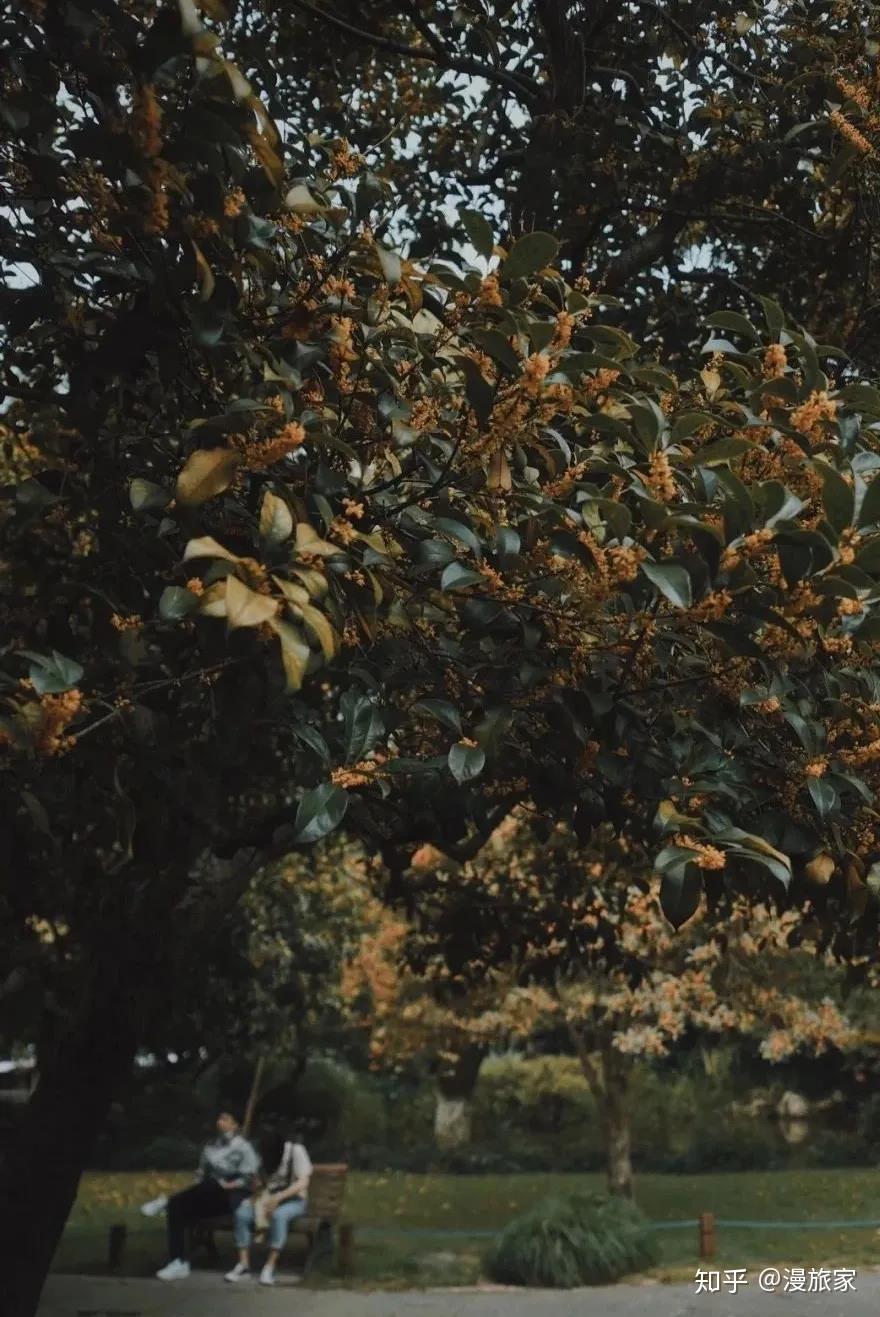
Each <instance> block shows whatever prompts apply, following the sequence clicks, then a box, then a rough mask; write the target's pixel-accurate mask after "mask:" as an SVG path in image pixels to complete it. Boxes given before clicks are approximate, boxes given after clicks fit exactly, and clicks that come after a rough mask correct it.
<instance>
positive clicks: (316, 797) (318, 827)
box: [294, 782, 348, 842]
mask: <svg viewBox="0 0 880 1317" xmlns="http://www.w3.org/2000/svg"><path fill="white" fill-rule="evenodd" d="M347 809H348V795H347V794H346V792H345V791H343V790H342V788H341V787H337V786H334V785H333V783H332V782H322V783H321V785H320V786H317V787H312V788H311V790H309V791H306V792H304V793H303V796H302V799H301V800H300V802H299V807H298V809H297V811H296V822H295V824H294V826H295V828H296V840H297V841H298V842H313V841H320V839H321V838H322V837H326V836H327V834H328V833H330V832H332V831H333V830H334V828H337V827H338V826H339V824H340V823H341V822H342V820H343V818H344V817H345V811H346V810H347Z"/></svg>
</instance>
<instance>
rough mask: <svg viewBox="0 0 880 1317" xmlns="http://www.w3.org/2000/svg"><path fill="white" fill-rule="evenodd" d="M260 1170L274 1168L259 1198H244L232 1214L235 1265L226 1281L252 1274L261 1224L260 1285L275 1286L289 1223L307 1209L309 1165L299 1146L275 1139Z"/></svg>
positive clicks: (268, 1147) (270, 1143)
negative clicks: (265, 1238) (265, 1240)
mask: <svg viewBox="0 0 880 1317" xmlns="http://www.w3.org/2000/svg"><path fill="white" fill-rule="evenodd" d="M263 1166H264V1167H269V1166H274V1167H275V1170H274V1171H272V1172H271V1173H269V1175H268V1178H267V1180H266V1187H265V1189H264V1191H263V1192H262V1193H261V1194H260V1196H259V1198H258V1199H256V1200H254V1199H253V1198H247V1199H245V1200H244V1201H243V1202H241V1203H239V1205H238V1207H237V1208H236V1210H235V1242H236V1245H237V1246H238V1262H237V1263H236V1264H235V1266H234V1267H233V1268H232V1270H231V1271H230V1272H227V1274H226V1279H227V1280H228V1281H232V1282H236V1281H240V1280H247V1279H248V1278H249V1277H250V1274H251V1259H250V1247H251V1240H252V1238H253V1234H254V1227H255V1226H257V1225H259V1224H261V1221H262V1220H265V1221H267V1222H268V1227H269V1256H268V1257H267V1259H266V1264H265V1266H264V1267H263V1270H262V1271H261V1272H260V1284H261V1285H274V1284H275V1268H276V1266H277V1265H278V1258H279V1256H280V1254H281V1250H282V1249H283V1248H284V1245H285V1243H286V1242H287V1234H288V1231H289V1230H290V1223H291V1221H293V1220H295V1219H296V1217H298V1216H302V1215H303V1213H304V1212H305V1210H306V1206H307V1194H308V1188H309V1179H310V1178H311V1174H312V1162H311V1158H310V1157H309V1154H308V1153H307V1152H306V1150H305V1148H304V1147H303V1145H302V1144H301V1143H297V1142H295V1141H293V1140H290V1141H285V1140H283V1139H281V1138H278V1137H276V1138H274V1139H272V1140H270V1141H269V1146H267V1147H266V1148H265V1149H264V1154H263Z"/></svg>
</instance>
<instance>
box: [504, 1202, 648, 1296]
mask: <svg viewBox="0 0 880 1317" xmlns="http://www.w3.org/2000/svg"><path fill="white" fill-rule="evenodd" d="M658 1260H659V1251H658V1247H657V1241H656V1238H655V1236H654V1235H653V1234H652V1232H651V1231H650V1230H649V1228H648V1225H647V1222H646V1220H645V1218H644V1217H643V1215H642V1213H641V1212H640V1211H639V1209H638V1208H637V1207H636V1206H635V1204H633V1203H631V1202H628V1201H627V1200H626V1199H623V1198H608V1197H605V1196H604V1195H602V1194H590V1193H580V1194H570V1195H567V1196H566V1197H558V1198H548V1199H545V1200H544V1201H543V1202H540V1203H538V1204H536V1206H535V1207H533V1208H532V1209H531V1210H530V1211H528V1212H526V1213H524V1215H523V1216H520V1217H517V1218H516V1220H514V1221H511V1223H510V1225H509V1226H508V1227H507V1228H506V1230H504V1232H503V1233H502V1235H501V1236H500V1238H499V1240H498V1242H497V1243H496V1244H495V1246H494V1248H493V1249H492V1251H491V1253H490V1255H489V1257H488V1259H487V1266H488V1270H489V1275H490V1276H491V1277H492V1279H493V1280H495V1281H498V1282H499V1283H500V1284H505V1285H536V1286H545V1287H549V1288H553V1289H572V1288H574V1287H575V1286H576V1285H605V1284H608V1283H610V1282H611V1281H615V1280H618V1279H619V1278H620V1277H621V1276H626V1275H630V1274H631V1273H633V1272H636V1271H643V1270H644V1269H645V1268H646V1267H651V1266H654V1265H655V1264H656V1263H657V1261H658Z"/></svg>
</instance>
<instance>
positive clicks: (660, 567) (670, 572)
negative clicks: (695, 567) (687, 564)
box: [641, 562, 693, 608]
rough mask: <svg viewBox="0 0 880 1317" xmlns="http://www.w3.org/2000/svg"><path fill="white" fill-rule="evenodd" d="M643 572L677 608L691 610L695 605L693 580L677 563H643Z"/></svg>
mask: <svg viewBox="0 0 880 1317" xmlns="http://www.w3.org/2000/svg"><path fill="white" fill-rule="evenodd" d="M641 571H642V573H643V575H644V576H647V578H648V580H649V581H650V582H651V584H652V585H655V586H656V587H657V589H658V590H659V591H660V593H661V594H662V595H665V597H666V598H667V599H668V600H669V602H670V603H672V604H675V606H676V608H690V606H691V604H692V603H693V590H692V588H691V578H690V576H689V575H688V573H687V572H686V571H685V569H684V568H683V567H679V566H678V564H677V563H661V562H643V563H642V566H641Z"/></svg>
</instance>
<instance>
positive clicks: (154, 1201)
mask: <svg viewBox="0 0 880 1317" xmlns="http://www.w3.org/2000/svg"><path fill="white" fill-rule="evenodd" d="M167 1206H168V1197H167V1195H166V1194H160V1195H159V1197H158V1198H151V1199H150V1201H149V1202H148V1203H144V1205H143V1207H142V1208H141V1212H142V1213H143V1214H144V1216H158V1215H159V1213H160V1212H164V1211H165V1208H166V1207H167Z"/></svg>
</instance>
